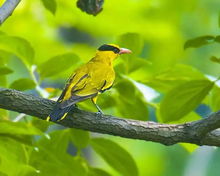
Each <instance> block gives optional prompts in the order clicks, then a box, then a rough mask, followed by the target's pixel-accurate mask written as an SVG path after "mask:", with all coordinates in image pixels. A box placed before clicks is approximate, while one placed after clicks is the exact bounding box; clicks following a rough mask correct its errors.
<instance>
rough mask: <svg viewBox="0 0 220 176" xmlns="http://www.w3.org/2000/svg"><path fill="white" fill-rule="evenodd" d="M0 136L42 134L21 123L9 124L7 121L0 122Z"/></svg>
mask: <svg viewBox="0 0 220 176" xmlns="http://www.w3.org/2000/svg"><path fill="white" fill-rule="evenodd" d="M0 126H1V128H0V134H12V135H15V134H16V135H41V134H42V132H41V131H40V130H38V129H37V128H35V127H34V126H31V125H28V124H27V123H22V122H11V121H7V120H0Z"/></svg>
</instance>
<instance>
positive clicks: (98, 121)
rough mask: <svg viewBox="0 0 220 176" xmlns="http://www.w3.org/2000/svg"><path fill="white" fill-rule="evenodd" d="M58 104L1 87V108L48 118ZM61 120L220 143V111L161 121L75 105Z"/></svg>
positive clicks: (126, 133)
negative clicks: (197, 117)
mask: <svg viewBox="0 0 220 176" xmlns="http://www.w3.org/2000/svg"><path fill="white" fill-rule="evenodd" d="M54 104H55V102H54V101H51V100H48V99H44V98H40V97H36V96H33V95H28V94H25V93H22V92H19V91H16V90H12V89H3V88H0V108H3V109H7V110H12V111H16V112H20V113H25V114H28V115H32V116H36V117H38V118H41V119H45V118H46V117H47V116H48V114H49V113H50V112H51V110H52V109H53V106H54ZM57 123H58V124H60V125H63V126H65V127H69V128H79V129H83V130H88V131H92V132H98V133H104V134H110V135H115V136H121V137H125V138H131V139H140V140H145V141H152V142H158V143H161V144H164V145H173V144H176V143H180V142H184V143H192V144H197V145H209V146H220V130H218V129H217V128H219V127H220V111H219V112H216V113H213V114H212V115H210V116H209V117H207V118H205V119H202V120H198V121H194V122H189V123H184V124H160V123H156V122H151V121H147V122H144V121H137V120H131V119H122V118H117V117H113V116H110V115H102V116H100V115H97V114H95V113H92V112H86V111H82V110H79V109H76V108H74V109H73V111H72V112H70V113H69V115H68V116H67V117H66V118H65V119H64V120H62V121H60V122H57Z"/></svg>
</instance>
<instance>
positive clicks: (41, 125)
mask: <svg viewBox="0 0 220 176" xmlns="http://www.w3.org/2000/svg"><path fill="white" fill-rule="evenodd" d="M31 123H32V125H33V126H34V127H36V128H38V129H39V130H41V131H42V132H45V131H47V129H48V127H49V125H50V124H49V123H48V122H47V121H46V120H41V119H38V118H33V120H32V121H31Z"/></svg>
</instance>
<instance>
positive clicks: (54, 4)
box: [41, 0, 57, 14]
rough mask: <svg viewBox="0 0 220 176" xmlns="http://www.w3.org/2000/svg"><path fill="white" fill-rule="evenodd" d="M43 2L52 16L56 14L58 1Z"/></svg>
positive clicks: (43, 0) (44, 0)
mask: <svg viewBox="0 0 220 176" xmlns="http://www.w3.org/2000/svg"><path fill="white" fill-rule="evenodd" d="M41 1H42V2H43V5H44V7H45V8H46V9H47V10H49V11H50V12H51V13H52V14H55V13H56V9H57V2H56V0H41Z"/></svg>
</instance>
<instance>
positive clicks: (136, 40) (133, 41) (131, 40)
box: [117, 33, 144, 55]
mask: <svg viewBox="0 0 220 176" xmlns="http://www.w3.org/2000/svg"><path fill="white" fill-rule="evenodd" d="M117 43H118V44H119V46H120V47H123V48H128V49H130V50H131V51H132V54H134V55H138V54H140V53H141V51H142V49H143V46H144V41H143V38H142V37H141V36H140V35H139V34H137V33H126V34H123V35H121V36H119V37H118V39H117Z"/></svg>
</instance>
